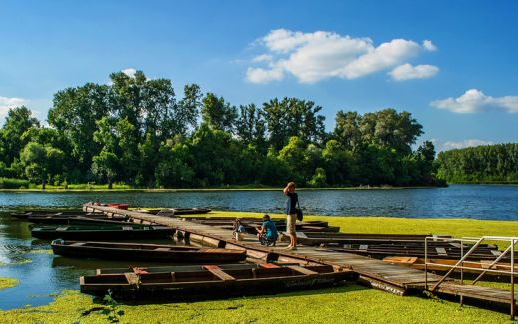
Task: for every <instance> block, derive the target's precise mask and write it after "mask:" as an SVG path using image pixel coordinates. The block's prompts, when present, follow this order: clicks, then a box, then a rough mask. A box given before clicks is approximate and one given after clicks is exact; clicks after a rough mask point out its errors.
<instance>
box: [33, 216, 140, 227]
mask: <svg viewBox="0 0 518 324" xmlns="http://www.w3.org/2000/svg"><path fill="white" fill-rule="evenodd" d="M27 220H28V221H29V222H31V223H34V224H66V225H99V226H103V225H124V224H136V225H141V224H139V223H134V222H133V221H132V220H131V218H129V217H108V216H106V215H104V214H103V215H102V216H101V215H95V216H73V217H67V216H45V217H40V216H37V217H34V216H29V217H28V218H27Z"/></svg>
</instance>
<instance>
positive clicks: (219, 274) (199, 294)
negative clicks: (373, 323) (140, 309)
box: [79, 264, 356, 300]
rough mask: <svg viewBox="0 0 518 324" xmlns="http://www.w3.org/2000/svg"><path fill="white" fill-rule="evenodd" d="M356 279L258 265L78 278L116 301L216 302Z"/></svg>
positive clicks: (313, 269)
mask: <svg viewBox="0 0 518 324" xmlns="http://www.w3.org/2000/svg"><path fill="white" fill-rule="evenodd" d="M348 279H356V274H355V273H354V272H352V271H348V270H346V271H336V272H335V271H334V270H333V267H332V266H328V265H320V266H308V267H302V266H299V265H290V266H279V265H275V264H265V265H261V267H259V268H252V269H229V270H227V269H223V268H221V267H219V266H203V270H198V271H175V272H162V273H160V272H159V273H145V272H144V273H135V272H126V273H123V274H110V275H96V276H84V277H80V278H79V283H80V287H81V292H83V293H88V294H94V295H105V294H106V293H107V291H108V290H110V291H112V293H113V294H114V295H116V296H117V297H118V298H126V297H130V298H139V297H143V298H146V299H147V298H149V297H157V296H159V297H168V298H172V299H181V300H185V298H187V297H194V298H204V299H207V298H216V297H221V296H242V295H252V294H264V293H275V292H282V291H288V290H299V289H312V288H320V287H326V286H332V285H335V284H338V283H341V282H343V281H344V280H348Z"/></svg>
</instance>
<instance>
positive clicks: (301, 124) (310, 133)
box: [263, 98, 326, 150]
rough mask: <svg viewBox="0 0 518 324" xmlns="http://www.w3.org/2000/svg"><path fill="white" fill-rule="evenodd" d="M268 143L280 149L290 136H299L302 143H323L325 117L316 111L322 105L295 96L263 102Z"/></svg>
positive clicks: (320, 108)
mask: <svg viewBox="0 0 518 324" xmlns="http://www.w3.org/2000/svg"><path fill="white" fill-rule="evenodd" d="M263 110H264V112H265V118H266V120H267V123H268V125H267V128H268V133H269V141H270V145H272V146H273V147H274V148H275V149H276V150H280V149H282V148H283V147H284V146H285V145H286V144H288V141H289V139H290V137H293V136H296V137H299V138H300V139H301V140H302V142H303V143H304V144H306V145H307V144H310V143H313V144H317V145H319V146H320V145H323V144H324V141H325V136H326V134H325V127H324V120H325V117H324V116H322V115H319V114H318V112H320V110H322V107H320V106H316V105H315V103H314V102H312V101H305V100H299V99H297V98H284V99H283V100H281V101H279V99H277V98H274V99H272V100H270V101H269V102H266V103H264V104H263Z"/></svg>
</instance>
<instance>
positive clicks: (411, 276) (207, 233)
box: [84, 204, 510, 304]
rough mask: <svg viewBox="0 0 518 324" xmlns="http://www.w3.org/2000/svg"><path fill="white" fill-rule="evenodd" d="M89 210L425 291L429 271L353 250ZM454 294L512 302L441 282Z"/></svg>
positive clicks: (495, 292) (386, 285) (380, 284)
mask: <svg viewBox="0 0 518 324" xmlns="http://www.w3.org/2000/svg"><path fill="white" fill-rule="evenodd" d="M84 207H85V209H86V210H87V211H103V212H105V213H107V214H111V215H124V216H129V217H132V218H134V219H138V220H139V221H140V222H146V223H148V222H149V223H156V224H160V225H167V226H171V227H173V228H174V229H176V231H177V232H179V233H181V234H183V235H184V236H185V237H186V238H190V239H191V240H193V241H198V242H201V243H204V244H208V245H212V246H216V247H220V248H224V247H227V248H242V249H246V251H247V254H248V255H249V256H252V257H264V258H265V262H266V261H268V260H271V259H272V258H276V259H277V260H279V261H282V260H303V261H307V262H318V263H323V264H328V265H333V266H335V267H338V268H348V269H351V270H353V271H354V272H356V273H358V274H359V275H360V279H361V280H362V281H363V282H365V283H368V284H369V285H370V286H372V287H373V288H377V289H382V290H386V291H389V292H392V293H395V294H398V295H404V294H405V293H407V292H408V291H409V290H412V289H416V290H425V289H426V285H425V272H424V271H422V270H418V269H412V268H408V267H404V266H401V265H398V264H391V263H388V262H385V261H381V260H377V259H372V258H369V257H365V256H360V255H356V254H352V253H345V252H335V251H332V250H328V249H326V248H317V247H312V246H300V247H298V249H297V250H296V251H287V250H286V249H285V247H286V245H285V244H284V243H280V244H278V246H276V247H265V246H262V245H260V243H259V242H258V240H257V238H256V237H255V236H254V235H249V234H247V235H245V236H244V240H242V241H235V240H234V238H233V236H232V231H231V230H227V229H221V228H218V227H213V226H209V225H203V224H198V223H194V222H189V221H187V220H182V219H178V218H173V217H164V216H155V215H149V214H145V213H141V212H138V211H128V210H121V209H115V208H109V207H104V206H94V205H90V204H87V205H85V206H84ZM427 278H428V287H430V286H433V285H434V284H435V283H437V282H438V281H439V280H440V279H441V277H440V276H437V275H435V274H432V273H428V274H427ZM436 291H439V292H441V293H445V294H450V295H454V296H465V297H470V298H474V299H479V300H487V301H496V302H501V303H507V304H509V303H510V292H506V291H504V290H501V289H496V288H487V287H479V286H472V285H461V284H456V283H454V282H452V281H445V282H443V283H441V284H440V285H439V286H438V288H437V290H436Z"/></svg>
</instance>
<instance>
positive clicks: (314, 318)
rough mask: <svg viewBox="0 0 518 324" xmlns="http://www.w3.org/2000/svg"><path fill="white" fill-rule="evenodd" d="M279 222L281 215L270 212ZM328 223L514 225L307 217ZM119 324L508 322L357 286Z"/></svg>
mask: <svg viewBox="0 0 518 324" xmlns="http://www.w3.org/2000/svg"><path fill="white" fill-rule="evenodd" d="M209 215H211V216H214V217H217V216H232V217H253V216H261V214H258V213H237V212H214V213H211V214H209ZM272 216H274V217H276V216H277V217H282V215H272ZM305 219H307V220H317V219H318V220H326V221H329V223H330V225H331V226H340V227H341V228H342V231H343V232H350V233H420V234H422V233H434V234H451V235H454V236H458V237H461V236H480V235H515V234H516V233H518V222H505V221H480V220H457V219H444V220H441V219H401V218H384V217H323V216H305ZM104 307H106V306H105V305H104V304H103V303H102V302H98V301H93V300H92V299H91V298H90V297H89V296H87V295H82V294H80V293H78V292H77V291H67V292H65V293H64V294H62V295H61V296H59V297H58V298H56V300H55V301H54V302H53V303H51V304H49V305H46V306H41V307H27V308H23V309H16V310H9V311H0V318H2V323H6V324H7V323H13V324H14V323H16V324H18V323H57V324H59V323H63V324H71V323H84V324H87V323H109V321H108V320H107V315H104V314H102V309H103V308H104ZM117 310H121V311H123V312H124V314H123V315H122V316H121V317H120V322H121V323H143V322H145V323H173V322H174V323H211V324H218V323H221V324H231V323H258V324H262V323H264V324H272V323H290V324H297V323H304V324H306V323H312V324H319V323H322V324H335V323H353V324H354V323H358V324H360V323H402V324H407V323H408V324H416V323H419V324H431V323H438V324H441V323H444V324H451V323H456V324H464V323H465V324H467V323H475V324H476V323H481V324H482V323H484V324H492V323H495V324H497V323H510V321H509V315H508V314H506V313H500V312H495V311H491V310H487V309H482V308H477V307H473V306H464V307H460V306H459V304H458V303H456V302H451V301H441V300H437V299H431V298H427V297H426V296H422V295H418V296H407V297H400V296H396V295H392V294H389V293H386V292H382V291H378V290H374V289H366V288H364V287H362V286H358V285H355V284H347V285H345V286H342V287H338V288H332V289H324V290H317V291H304V292H295V293H287V294H280V295H275V296H260V297H248V298H235V299H229V300H220V301H201V302H191V303H169V304H167V303H164V304H149V305H120V306H118V307H117Z"/></svg>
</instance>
